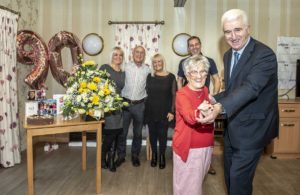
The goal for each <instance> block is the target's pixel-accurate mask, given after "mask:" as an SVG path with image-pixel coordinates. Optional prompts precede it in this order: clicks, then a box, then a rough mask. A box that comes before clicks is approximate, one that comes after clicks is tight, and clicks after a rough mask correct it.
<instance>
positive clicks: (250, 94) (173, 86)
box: [101, 9, 278, 195]
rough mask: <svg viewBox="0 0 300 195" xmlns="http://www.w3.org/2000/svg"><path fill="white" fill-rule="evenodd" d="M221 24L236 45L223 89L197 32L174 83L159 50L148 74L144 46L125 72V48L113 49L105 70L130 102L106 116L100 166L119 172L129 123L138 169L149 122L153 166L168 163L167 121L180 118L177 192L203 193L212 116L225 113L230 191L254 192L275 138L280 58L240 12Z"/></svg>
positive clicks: (228, 54) (175, 165)
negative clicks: (266, 151) (265, 152)
mask: <svg viewBox="0 0 300 195" xmlns="http://www.w3.org/2000/svg"><path fill="white" fill-rule="evenodd" d="M221 23H222V29H223V32H224V38H225V40H226V42H227V44H228V45H229V46H230V47H231V48H230V49H229V50H228V51H227V52H226V53H225V54H224V59H223V60H224V61H223V62H224V82H225V89H224V91H222V92H221V93H219V91H220V85H221V84H220V83H221V82H220V78H219V76H218V71H217V68H216V65H215V63H214V61H213V60H212V59H211V58H207V57H205V56H203V55H202V53H201V41H200V39H199V38H198V37H195V36H193V37H191V38H190V39H189V40H188V42H187V44H188V49H189V51H190V56H189V57H188V58H186V59H183V60H182V61H181V62H180V65H179V70H178V78H177V83H176V78H175V76H174V75H173V74H172V73H170V72H168V71H166V63H165V60H164V57H163V56H162V55H161V54H155V55H154V56H153V57H152V71H151V69H150V67H148V66H147V65H145V64H144V59H145V55H146V54H145V49H144V48H143V47H142V46H137V47H135V48H134V49H133V53H132V54H133V62H130V63H128V64H126V65H125V66H124V71H122V70H121V65H122V63H123V59H124V53H123V51H122V49H121V48H119V47H115V48H114V49H113V51H112V57H111V63H110V64H107V65H103V66H101V69H102V70H106V71H107V72H108V73H109V74H110V75H111V78H112V79H113V80H114V81H115V82H116V84H117V90H118V91H119V92H120V94H121V95H122V97H123V98H124V100H125V101H127V102H128V103H129V106H128V107H126V108H125V109H124V110H123V111H118V112H115V113H110V114H109V115H106V116H105V126H104V129H103V134H104V140H103V150H102V167H103V168H109V169H110V170H111V171H115V170H116V167H118V166H120V165H121V164H122V163H123V162H125V156H126V138H127V134H128V129H129V126H130V123H131V122H133V123H132V124H133V128H132V129H133V141H132V147H131V161H132V165H133V166H135V167H138V166H140V160H139V154H140V151H141V142H142V127H143V124H144V123H146V124H147V125H148V128H149V136H150V143H151V149H152V160H151V163H150V165H151V166H152V167H156V166H157V164H158V165H159V168H160V169H163V168H165V166H166V162H165V150H166V143H167V131H168V124H169V123H170V121H172V120H174V118H176V126H175V129H174V135H173V142H172V145H173V194H174V195H182V194H195V195H196V194H197V195H199V194H202V183H203V180H204V177H205V175H206V174H207V173H208V171H209V167H210V164H211V159H212V151H213V143H214V141H213V139H214V135H213V133H214V120H215V119H216V117H217V116H218V115H219V114H220V113H223V114H224V115H225V116H226V119H225V120H226V124H227V126H226V128H225V130H224V176H225V184H226V187H227V193H228V194H230V195H250V194H252V182H253V178H254V173H255V169H256V166H257V164H258V161H259V158H260V155H261V153H262V151H263V149H264V147H265V146H266V145H267V144H268V143H269V142H270V141H271V140H272V139H273V138H275V137H276V136H278V105H277V103H278V97H277V91H278V90H277V82H278V81H277V60H276V56H275V54H274V52H273V51H272V50H271V49H270V48H269V47H267V46H266V45H264V44H263V43H261V42H259V41H257V40H255V39H254V38H252V37H251V36H250V26H249V23H248V16H247V15H246V13H245V12H244V11H243V10H239V9H232V10H229V11H227V12H225V13H224V15H223V16H222V19H221ZM210 78H212V83H213V86H214V88H213V91H212V92H210V91H209V81H210ZM177 88H178V90H177ZM175 97H176V98H175ZM114 140H116V141H115V143H114ZM157 142H159V149H158V148H157ZM115 151H116V153H117V156H118V157H117V158H116V161H114V159H115Z"/></svg>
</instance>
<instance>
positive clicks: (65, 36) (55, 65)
mask: <svg viewBox="0 0 300 195" xmlns="http://www.w3.org/2000/svg"><path fill="white" fill-rule="evenodd" d="M65 47H68V48H69V49H70V51H71V56H72V62H73V68H76V67H78V66H79V65H80V63H79V62H78V59H77V58H78V56H79V54H81V53H82V48H81V44H80V40H79V39H78V38H77V37H76V36H75V35H74V34H73V33H70V32H67V31H61V32H59V33H57V34H56V35H54V36H53V37H52V38H51V39H50V41H49V43H48V48H49V63H50V69H51V72H52V75H53V77H54V79H55V80H56V81H57V82H58V83H59V84H61V85H62V86H64V85H65V83H66V82H67V79H68V77H69V75H70V73H69V72H67V71H66V70H64V68H63V64H62V59H61V50H62V49H63V48H65ZM74 66H75V67H74Z"/></svg>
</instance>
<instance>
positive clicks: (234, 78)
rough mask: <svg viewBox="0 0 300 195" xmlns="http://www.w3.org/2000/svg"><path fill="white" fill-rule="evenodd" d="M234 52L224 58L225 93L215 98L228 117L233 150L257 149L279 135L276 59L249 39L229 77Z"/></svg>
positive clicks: (228, 128) (267, 48)
mask: <svg viewBox="0 0 300 195" xmlns="http://www.w3.org/2000/svg"><path fill="white" fill-rule="evenodd" d="M231 56H232V50H231V49H229V50H228V51H227V52H226V53H225V54H224V58H223V62H224V79H225V90H224V91H223V92H221V93H219V94H217V95H216V96H215V99H216V100H217V101H218V102H220V103H221V104H222V105H223V107H224V109H225V111H226V114H227V128H226V129H225V132H224V134H225V135H228V137H229V141H230V144H231V146H232V147H234V148H238V149H256V148H261V147H264V146H265V145H267V144H268V143H269V142H270V141H271V140H272V139H273V138H275V137H277V136H278V130H279V127H278V125H279V124H278V123H279V114H278V89H277V86H278V79H277V59H276V55H275V54H274V52H273V51H272V50H271V49H270V48H269V47H267V46H266V45H264V44H263V43H261V42H259V41H257V40H255V39H253V38H250V41H249V43H248V45H247V46H246V48H245V49H244V51H243V53H242V55H241V57H240V59H239V61H238V63H237V64H236V66H235V68H234V70H233V71H232V74H231V78H229V71H230V64H231V63H230V62H231V60H233V59H231Z"/></svg>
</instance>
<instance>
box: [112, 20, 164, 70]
mask: <svg viewBox="0 0 300 195" xmlns="http://www.w3.org/2000/svg"><path fill="white" fill-rule="evenodd" d="M159 39H160V25H157V24H117V25H116V27H115V45H116V46H119V47H121V48H122V49H123V50H124V60H125V62H126V63H127V62H129V61H132V50H133V48H134V47H135V46H137V45H142V46H143V47H144V48H145V49H146V59H145V63H146V64H148V65H150V64H151V57H152V56H153V55H154V54H155V53H157V52H158V50H159Z"/></svg>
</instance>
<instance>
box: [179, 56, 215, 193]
mask: <svg viewBox="0 0 300 195" xmlns="http://www.w3.org/2000/svg"><path fill="white" fill-rule="evenodd" d="M209 66H210V65H209V62H208V60H207V58H205V57H204V56H201V55H197V56H193V57H190V58H188V59H187V60H186V61H185V63H184V74H185V76H186V78H187V80H188V84H187V85H186V86H185V87H183V88H181V89H180V90H179V91H178V92H177V94H176V127H175V131H174V135H173V194H174V195H182V194H189V195H193V194H195V195H200V194H202V183H203V180H204V177H205V175H206V174H207V172H208V169H209V165H210V161H211V156H212V151H213V148H212V146H213V142H214V135H213V131H214V125H213V124H201V123H200V122H199V120H200V118H202V117H205V116H206V115H207V114H208V113H209V112H211V111H212V105H211V104H210V96H209V93H208V88H207V87H206V86H205V80H206V77H207V73H208V69H209Z"/></svg>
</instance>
